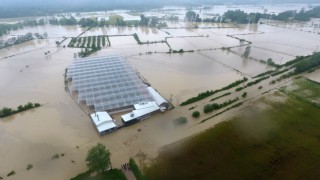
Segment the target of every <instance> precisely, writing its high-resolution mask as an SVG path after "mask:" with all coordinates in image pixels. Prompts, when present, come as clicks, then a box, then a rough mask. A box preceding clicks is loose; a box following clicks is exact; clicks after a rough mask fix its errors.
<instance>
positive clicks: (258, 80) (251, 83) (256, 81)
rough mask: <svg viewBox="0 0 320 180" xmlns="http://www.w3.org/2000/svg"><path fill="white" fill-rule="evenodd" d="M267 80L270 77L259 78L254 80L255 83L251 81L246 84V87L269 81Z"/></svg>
mask: <svg viewBox="0 0 320 180" xmlns="http://www.w3.org/2000/svg"><path fill="white" fill-rule="evenodd" d="M269 78H270V77H269V76H267V77H262V78H259V79H257V80H255V81H251V82H249V83H248V84H247V87H249V86H252V85H255V84H258V83H259V82H261V81H264V80H266V79H269Z"/></svg>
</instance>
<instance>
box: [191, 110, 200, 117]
mask: <svg viewBox="0 0 320 180" xmlns="http://www.w3.org/2000/svg"><path fill="white" fill-rule="evenodd" d="M199 116H200V112H199V111H194V112H193V113H192V117H194V118H198V117H199Z"/></svg>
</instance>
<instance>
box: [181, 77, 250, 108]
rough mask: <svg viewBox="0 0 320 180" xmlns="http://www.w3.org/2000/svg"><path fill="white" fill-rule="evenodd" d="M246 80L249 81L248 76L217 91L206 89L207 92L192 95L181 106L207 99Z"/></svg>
mask: <svg viewBox="0 0 320 180" xmlns="http://www.w3.org/2000/svg"><path fill="white" fill-rule="evenodd" d="M246 81H248V78H246V77H244V78H243V79H242V80H237V81H235V82H233V83H231V84H229V85H228V86H226V87H223V88H221V89H218V90H215V91H212V90H211V91H206V92H203V93H199V94H198V96H196V97H192V98H190V99H188V100H186V101H184V102H182V103H181V104H180V106H185V105H188V104H191V103H194V102H197V101H200V100H202V99H205V98H207V97H209V96H212V95H214V94H216V93H218V92H221V91H225V90H228V89H231V88H233V87H236V86H238V85H239V84H241V83H244V82H246Z"/></svg>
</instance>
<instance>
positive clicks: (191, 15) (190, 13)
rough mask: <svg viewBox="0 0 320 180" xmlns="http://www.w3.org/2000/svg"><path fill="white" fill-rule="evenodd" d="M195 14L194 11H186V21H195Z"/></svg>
mask: <svg viewBox="0 0 320 180" xmlns="http://www.w3.org/2000/svg"><path fill="white" fill-rule="evenodd" d="M196 15H197V14H196V13H195V12H194V11H188V12H187V13H186V19H187V21H195V20H196Z"/></svg>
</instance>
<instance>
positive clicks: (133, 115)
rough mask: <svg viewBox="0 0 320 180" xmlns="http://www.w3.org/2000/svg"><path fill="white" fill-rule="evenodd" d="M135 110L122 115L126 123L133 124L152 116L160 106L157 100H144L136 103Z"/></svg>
mask: <svg viewBox="0 0 320 180" xmlns="http://www.w3.org/2000/svg"><path fill="white" fill-rule="evenodd" d="M134 108H135V110H133V111H132V112H130V113H128V114H125V115H123V116H121V118H122V120H123V122H124V123H125V124H132V123H135V122H137V121H140V120H144V119H146V118H148V117H150V115H151V113H153V112H156V111H158V110H159V109H160V108H159V106H158V105H157V103H156V102H155V101H151V102H142V103H139V104H135V105H134Z"/></svg>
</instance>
